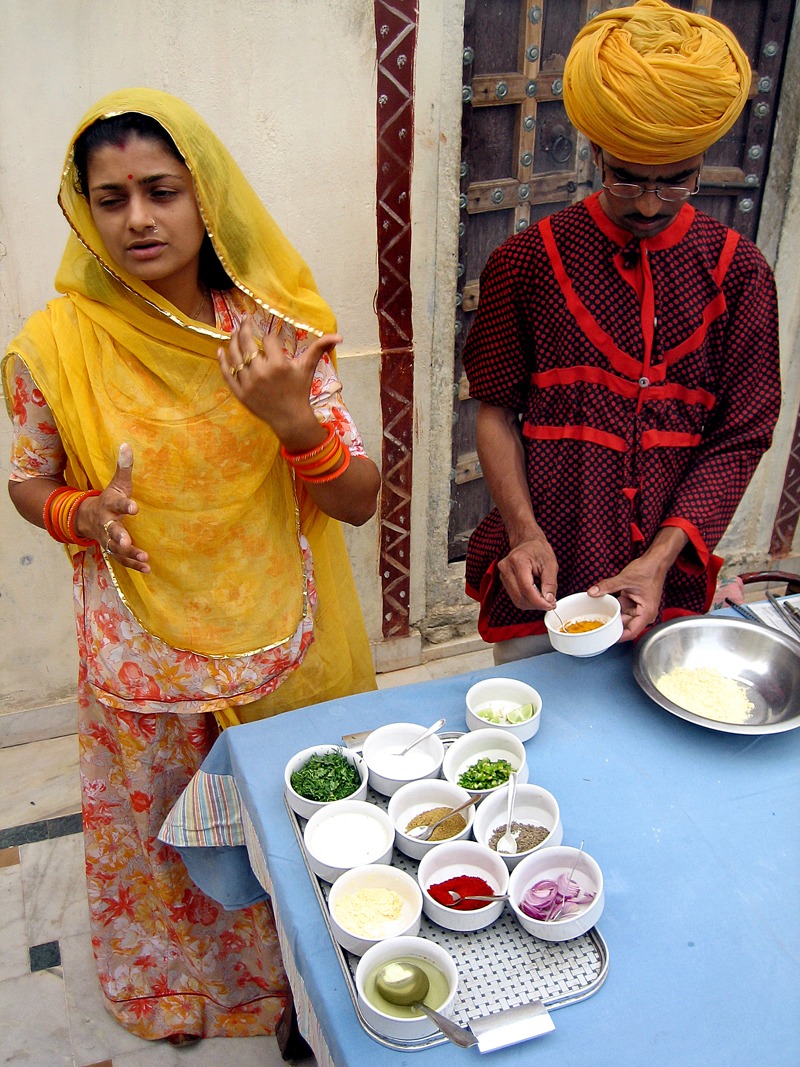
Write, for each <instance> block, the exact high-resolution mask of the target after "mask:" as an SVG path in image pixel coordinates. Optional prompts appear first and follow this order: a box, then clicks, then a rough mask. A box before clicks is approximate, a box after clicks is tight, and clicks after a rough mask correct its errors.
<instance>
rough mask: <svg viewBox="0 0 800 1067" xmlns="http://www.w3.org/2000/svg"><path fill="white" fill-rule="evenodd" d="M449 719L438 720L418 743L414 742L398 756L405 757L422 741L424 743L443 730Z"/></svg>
mask: <svg viewBox="0 0 800 1067" xmlns="http://www.w3.org/2000/svg"><path fill="white" fill-rule="evenodd" d="M446 722H447V719H437V720H436V722H435V723H434V724H433V726H429V727H428V729H427V730H426V731H425V733H424V734H420V735H419V737H418V738H417V739H416V741H412V742H411V744H410V745H406V747H405V748H404V749H402V750H401V751H400V752H398V753H397V755H398V756H405V754H406V752H409V751H410V750H411V749H412V748H413V747H414V745H418V744H419V743H420V741H424V740H425V738H426V737H430V736H431V734H435V733H436V731H437V730H441V728H442V727H443V726H444V724H445V723H446Z"/></svg>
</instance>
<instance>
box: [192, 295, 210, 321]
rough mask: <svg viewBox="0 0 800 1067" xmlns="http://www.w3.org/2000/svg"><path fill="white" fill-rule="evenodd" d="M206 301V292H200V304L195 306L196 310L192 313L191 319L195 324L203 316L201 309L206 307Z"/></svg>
mask: <svg viewBox="0 0 800 1067" xmlns="http://www.w3.org/2000/svg"><path fill="white" fill-rule="evenodd" d="M207 299H208V291H207V290H206V289H203V290H201V293H200V303H199V304H198V305H197V308H196V309H195V311H194V312H193V313H192V318H193V319H194V321H195V322H199V321H200V316H201V315H202V314H203V308H204V307H205V306H206V300H207Z"/></svg>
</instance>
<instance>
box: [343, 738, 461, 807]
mask: <svg viewBox="0 0 800 1067" xmlns="http://www.w3.org/2000/svg"><path fill="white" fill-rule="evenodd" d="M426 729H427V727H426V726H420V725H419V723H415V722H393V723H389V724H388V725H387V726H379V727H378V729H377V730H373V731H372V733H370V734H369V735H368V737H367V738H366V740H365V741H364V747H363V749H362V755H363V758H364V762H365V763H366V765H367V769H368V772H369V784H370V786H371V787H372V788H373V789H374V790H375V792H376V793H381V794H383V796H386V797H390V796H393V795H394V794H395V793H396V792H397V790H398V789H399V788H400V786H402V785H405V784H406V783H407V782H416V781H419V780H420V779H422V778H439V777H440V775H441V770H442V760H443V759H444V745H443V744H442V739H441V738H440V737H439V736H438V735H437V734H431V736H430V737H426V738H425V740H424V741H420V742H419V744H417V745H414V747H413V748H411V749H410V750H409V751H408V752H406V753H405V754H403V755H401V753H402V752H403V749H404V748H406V747H407V746H408V745H410V744H411V743H412V741H416V740H417V738H418V737H420V736H421V735H422V734H423V733H424V732H425V730H426Z"/></svg>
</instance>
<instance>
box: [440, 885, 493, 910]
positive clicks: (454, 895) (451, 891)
mask: <svg viewBox="0 0 800 1067" xmlns="http://www.w3.org/2000/svg"><path fill="white" fill-rule="evenodd" d="M446 892H447V893H448V894H449V895H450V896H451V897H452V898H453V906H454V907H455V905H456V904H460V903H461V901H462V900H485V901H486V902H487V903H489V902H490V901H492V900H508V893H487V894H486V895H485V896H483V895H480V896H479V895H478V894H475V896H468V897H462V896H461V894H460V893H456V891H455V889H448V890H446Z"/></svg>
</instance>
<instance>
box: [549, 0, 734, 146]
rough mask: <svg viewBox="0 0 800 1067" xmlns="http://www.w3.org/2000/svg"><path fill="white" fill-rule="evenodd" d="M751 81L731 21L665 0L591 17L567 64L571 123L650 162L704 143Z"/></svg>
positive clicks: (729, 122)
mask: <svg viewBox="0 0 800 1067" xmlns="http://www.w3.org/2000/svg"><path fill="white" fill-rule="evenodd" d="M749 89H750V64H749V62H748V60H747V56H746V55H745V54H744V52H743V51H742V49H741V47H740V46H739V43H738V42H737V40H736V38H735V37H734V36H733V34H732V33H731V32H730V30H728V29H726V28H725V26H723V25H722V24H721V23H719V22H717V21H716V19H712V18H709V17H708V16H706V15H696V14H694V13H693V12H691V11H679V10H678V9H677V8H674V7H670V5H669V4H666V3H664V2H663V0H639V2H638V3H636V4H634V5H633V6H632V7H624V8H615V9H613V10H611V11H606V12H604V13H603V14H601V15H598V16H597V17H596V18H594V19H592V20H591V22H589V23H587V24H586V26H584V28H583V29H582V30H581V31H580V33H579V34H578V36H577V37H576V38H575V41H574V42H573V45H572V48H571V50H570V53H569V55H568V56H567V61H566V64H565V68H564V105H565V107H566V109H567V115H568V116H569V120H570V122H571V123H572V125H573V126H574V127H575V128H576V129H578V130H580V131H581V133H584V134H586V136H587V137H588V138H589V139H590V140H591V141H593V142H594V143H595V144H597V145H599V146H600V147H601V148H604V149H606V151H608V152H610V153H611V154H612V155H614V156H616V157H617V158H618V159H622V160H626V161H627V162H629V163H641V164H644V165H647V166H652V165H654V164H659V163H677V162H678V161H679V160H682V159H689V158H690V157H691V156H696V155H700V153H702V152H704V151H705V150H706V149H707V148H708V147H709V145H711V144H713V143H714V141H716V140H718V139H719V138H720V137H721V136H722V135H723V134H724V133H726V132H727V131H728V130H729V129H730V128H731V126H733V124H734V122H736V119H737V118H738V117H739V115H740V113H741V111H742V108H743V107H744V104H745V101H746V100H747V94H748V91H749Z"/></svg>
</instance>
